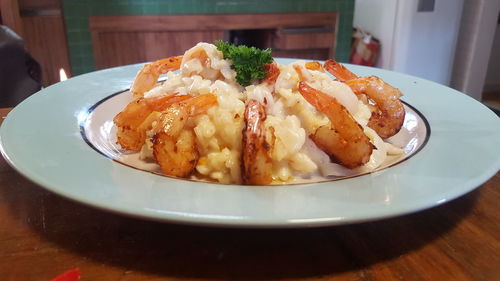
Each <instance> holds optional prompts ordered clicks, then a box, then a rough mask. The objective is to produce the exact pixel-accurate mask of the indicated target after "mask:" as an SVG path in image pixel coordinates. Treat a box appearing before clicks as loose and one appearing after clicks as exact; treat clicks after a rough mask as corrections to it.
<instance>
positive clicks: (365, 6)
mask: <svg viewBox="0 0 500 281" xmlns="http://www.w3.org/2000/svg"><path fill="white" fill-rule="evenodd" d="M397 3H398V0H356V2H355V5H354V23H353V24H354V26H355V27H360V28H362V29H363V30H365V31H367V32H369V33H371V34H372V35H373V36H375V38H377V39H379V40H380V42H381V43H382V48H381V50H380V51H381V52H380V54H379V58H378V60H377V65H376V66H377V67H380V68H385V69H391V66H392V61H391V54H392V42H393V39H394V27H395V24H396V22H395V21H396V8H397Z"/></svg>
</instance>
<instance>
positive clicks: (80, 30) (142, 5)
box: [63, 0, 354, 75]
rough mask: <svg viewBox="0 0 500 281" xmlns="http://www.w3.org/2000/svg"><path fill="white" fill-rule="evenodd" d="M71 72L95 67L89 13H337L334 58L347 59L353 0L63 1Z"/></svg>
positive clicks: (80, 72) (343, 60) (75, 72)
mask: <svg viewBox="0 0 500 281" xmlns="http://www.w3.org/2000/svg"><path fill="white" fill-rule="evenodd" d="M63 3H64V5H63V7H64V18H65V22H66V30H67V33H68V46H69V53H70V62H71V68H72V73H73V75H78V74H82V73H86V72H90V71H93V70H95V65H94V57H93V54H92V43H91V39H90V31H89V23H88V17H89V16H91V15H151V14H239V13H297V12H339V14H340V18H339V26H338V33H337V35H338V39H337V49H336V56H337V57H336V59H337V60H338V61H341V62H347V61H348V60H349V52H350V44H351V33H352V20H353V11H354V0H309V1H308V0H301V1H299V0H268V1H265V0H163V1H162V0H64V2H63Z"/></svg>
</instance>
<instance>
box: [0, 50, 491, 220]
mask: <svg viewBox="0 0 500 281" xmlns="http://www.w3.org/2000/svg"><path fill="white" fill-rule="evenodd" d="M499 125H500V121H499V119H498V117H497V116H496V115H495V114H494V113H493V112H491V111H490V110H489V109H487V108H486V107H485V106H483V105H482V104H480V103H479V102H476V101H475V100H473V99H471V98H470V97H468V96H466V95H464V94H462V93H460V92H457V91H455V90H453V89H450V88H447V87H445V86H442V85H439V84H436V83H433V82H430V81H427V80H424V79H420V78H417V77H412V76H408V75H404V74H400V73H395V72H391V71H386V70H380V69H375V68H369V67H362V66H354V65H342V64H340V63H338V62H336V61H334V60H327V61H325V62H318V61H305V60H296V59H284V58H272V57H271V51H270V50H259V49H255V48H248V47H245V46H233V45H231V44H228V43H226V42H222V41H217V42H215V43H214V44H209V43H199V44H197V45H196V46H193V47H192V48H191V49H189V50H187V51H186V52H185V54H183V55H182V56H178V57H171V58H166V59H162V60H158V61H155V62H152V63H148V64H137V65H129V66H123V67H117V68H111V69H106V70H101V71H96V72H92V73H88V74H84V75H80V76H76V77H73V78H71V79H69V80H67V81H63V82H60V83H57V84H55V85H52V86H50V87H48V88H45V89H43V90H42V91H40V92H39V93H37V94H35V95H33V96H32V97H30V98H28V99H27V100H26V101H24V102H23V103H21V104H20V105H19V106H17V107H16V108H14V109H13V110H12V111H11V112H10V113H9V115H8V116H7V118H6V119H5V121H4V122H3V124H2V127H1V129H0V137H1V139H0V140H1V150H2V154H3V155H4V157H5V159H6V160H7V161H8V162H9V163H10V164H11V165H12V166H13V167H14V168H15V169H17V170H18V171H19V172H20V173H22V174H23V175H25V176H26V177H27V178H29V179H31V180H32V181H34V182H36V183H37V184H39V185H41V186H42V187H44V188H47V189H48V190H50V191H52V192H55V193H57V194H60V195H62V196H65V197H67V198H71V199H74V200H76V201H79V202H82V203H84V204H88V205H91V206H94V207H97V208H101V209H105V210H109V211H114V212H118V213H122V214H126V215H131V216H136V217H141V218H147V219H153V220H159V221H166V222H176V223H184V224H196V225H211V226H226V227H310V226H324V225H338V224H347V223H356V222H363V221H371V220H377V219H382V218H388V217H393V216H398V215H403V214H407V213H411V212H416V211H419V210H422V209H426V208H429V207H433V206H436V205H439V204H442V203H444V202H447V201H449V200H452V199H454V198H456V197H458V196H461V195H463V194H465V193H467V192H468V191H470V190H472V189H474V188H476V187H478V186H479V185H480V184H482V183H483V182H485V181H486V180H487V179H489V178H490V177H491V176H493V175H494V173H496V172H497V171H498V169H499V167H500V157H499V155H500V153H499V152H500V148H499V147H498V145H497V144H498V143H499V142H500V132H499V130H498V128H499V127H500V126H499Z"/></svg>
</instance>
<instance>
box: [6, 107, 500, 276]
mask: <svg viewBox="0 0 500 281" xmlns="http://www.w3.org/2000/svg"><path fill="white" fill-rule="evenodd" d="M7 112H8V109H2V110H0V116H5V115H6V114H7ZM75 268H78V269H79V270H80V273H81V277H80V280H419V281H420V280H500V173H498V172H497V174H496V175H495V176H494V177H493V178H491V179H490V180H489V181H488V182H486V183H485V184H483V185H482V186H480V187H479V188H477V189H476V190H474V191H472V192H470V193H468V194H466V195H464V196H462V197H460V198H458V199H456V200H454V201H451V202H449V203H446V204H444V205H441V206H438V207H435V208H432V209H429V210H425V211H422V212H419V213H415V214H410V215H405V216H401V217H397V218H392V219H386V220H381V221H374V222H368V223H362V224H355V225H346V226H334V227H322V228H311V229H281V230H279V229H277V230H269V229H267V230H266V229H219V228H208V227H196V226H182V225H174V224H168V223H158V222H151V221H145V220H140V219H134V218H129V217H125V216H122V215H118V214H113V213H108V212H105V211H101V210H97V209H94V208H92V207H88V206H85V205H82V204H80V203H77V202H74V201H71V200H68V199H65V198H62V197H60V196H58V195H55V194H53V193H51V192H49V191H46V190H44V189H43V188H41V187H40V186H38V185H36V184H34V183H32V182H30V181H29V180H27V179H26V178H24V177H23V176H22V175H21V174H19V173H17V172H16V171H14V170H13V169H12V168H10V167H9V166H8V165H7V163H6V162H5V160H4V159H3V158H1V159H0V280H24V281H30V280H47V281H49V280H52V279H53V278H54V277H56V276H58V275H60V274H62V273H64V272H66V271H68V270H71V269H75Z"/></svg>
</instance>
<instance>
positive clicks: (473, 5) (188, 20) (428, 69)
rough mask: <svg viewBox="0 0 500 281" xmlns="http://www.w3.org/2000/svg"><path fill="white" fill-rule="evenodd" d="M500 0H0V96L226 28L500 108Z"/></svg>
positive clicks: (234, 38) (255, 42) (164, 53)
mask: <svg viewBox="0 0 500 281" xmlns="http://www.w3.org/2000/svg"><path fill="white" fill-rule="evenodd" d="M499 11H500V0H475V1H469V0H356V1H354V0H309V1H303V0H302V1H296V0H267V1H264V0H231V1H228V0H170V1H162V0H139V1H134V0H0V12H1V17H0V24H1V27H2V29H0V31H1V32H0V91H1V95H0V106H13V105H15V104H17V103H18V102H19V101H20V100H22V99H23V98H25V97H26V95H29V94H31V93H33V92H35V91H36V90H37V89H38V88H39V87H47V86H50V85H51V84H54V83H57V82H59V81H61V80H64V79H66V77H71V76H76V75H80V74H83V73H86V72H90V71H94V70H97V69H103V68H108V67H114V66H120V65H126V64H132V63H139V62H146V61H152V60H156V59H159V58H163V57H169V56H174V55H180V54H182V53H183V52H184V51H185V50H186V49H188V48H190V47H192V46H193V45H194V44H196V43H197V42H200V41H205V42H213V41H214V40H217V39H223V40H227V41H231V42H233V43H235V44H245V45H252V46H256V47H260V48H272V49H273V56H276V57H294V58H305V59H318V60H320V59H328V58H335V59H336V60H338V61H340V62H351V63H356V64H363V65H370V66H375V67H380V68H384V69H389V70H394V71H398V72H403V73H407V74H411V75H415V76H419V77H422V78H425V79H429V80H432V81H435V82H437V83H440V84H444V85H447V86H450V87H452V88H455V89H457V90H459V91H461V92H464V93H466V94H467V95H470V96H471V97H473V98H475V99H477V100H479V101H481V102H483V103H485V104H486V105H488V106H489V107H490V108H492V109H493V110H496V111H497V113H498V111H499V110H500V28H499V24H500V19H499V18H500V17H499V14H500V13H499ZM13 49H17V52H19V49H21V50H22V51H23V52H24V53H22V54H17V55H12V53H13V52H16V51H13ZM16 59H17V61H18V63H16ZM14 68H22V69H20V70H19V73H18V72H15V71H13V69H14ZM23 71H24V73H23ZM23 75H24V76H26V77H22V76H23ZM14 81H17V82H16V83H14ZM19 81H21V82H19ZM12 84H16V85H14V86H12ZM19 89H20V90H19ZM26 93H27V94H26ZM9 95H14V96H16V97H15V98H9V99H6V98H3V97H4V96H9Z"/></svg>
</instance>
